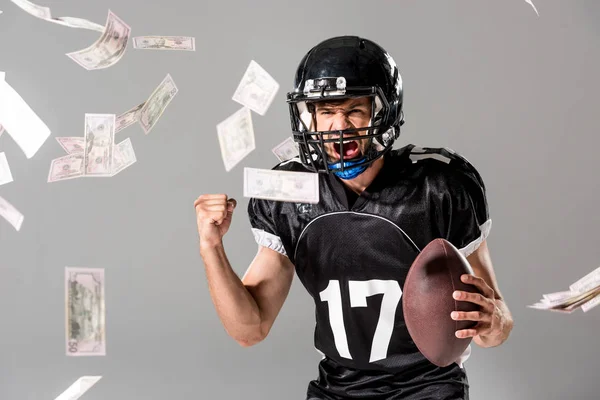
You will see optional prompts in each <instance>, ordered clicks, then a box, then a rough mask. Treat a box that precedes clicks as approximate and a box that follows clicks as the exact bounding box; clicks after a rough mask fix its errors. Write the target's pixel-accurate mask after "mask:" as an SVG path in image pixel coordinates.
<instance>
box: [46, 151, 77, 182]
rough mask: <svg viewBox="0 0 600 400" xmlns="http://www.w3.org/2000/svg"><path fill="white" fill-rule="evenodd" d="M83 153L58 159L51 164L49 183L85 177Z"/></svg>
mask: <svg viewBox="0 0 600 400" xmlns="http://www.w3.org/2000/svg"><path fill="white" fill-rule="evenodd" d="M83 157H84V156H83V152H81V153H78V154H68V155H66V156H63V157H59V158H56V159H54V160H52V162H51V163H50V172H49V173H48V183H52V182H57V181H64V180H66V179H73V178H79V177H80V176H83Z"/></svg>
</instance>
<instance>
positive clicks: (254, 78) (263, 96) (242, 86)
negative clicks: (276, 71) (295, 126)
mask: <svg viewBox="0 0 600 400" xmlns="http://www.w3.org/2000/svg"><path fill="white" fill-rule="evenodd" d="M278 90H279V84H278V83H277V81H275V79H273V77H272V76H271V75H269V73H268V72H267V71H265V70H264V69H263V68H262V67H261V66H260V65H259V64H258V63H257V62H256V61H254V60H252V61H250V65H248V68H247V69H246V72H245V73H244V76H243V77H242V80H241V81H240V83H239V85H238V87H237V89H236V90H235V92H234V94H233V97H232V99H233V100H234V101H236V102H238V103H240V104H242V105H243V106H246V107H248V108H249V109H251V110H252V111H254V112H256V113H258V114H260V115H265V113H266V112H267V109H268V108H269V106H270V105H271V103H272V102H273V99H274V98H275V95H276V94H277V91H278Z"/></svg>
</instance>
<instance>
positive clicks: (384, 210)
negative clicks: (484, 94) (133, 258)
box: [195, 36, 513, 400]
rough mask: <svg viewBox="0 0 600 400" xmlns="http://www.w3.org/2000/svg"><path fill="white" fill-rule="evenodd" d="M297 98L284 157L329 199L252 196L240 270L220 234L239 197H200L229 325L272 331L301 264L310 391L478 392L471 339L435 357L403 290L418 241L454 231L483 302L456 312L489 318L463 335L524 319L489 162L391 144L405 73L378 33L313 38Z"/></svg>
mask: <svg viewBox="0 0 600 400" xmlns="http://www.w3.org/2000/svg"><path fill="white" fill-rule="evenodd" d="M287 101H288V104H289V109H290V117H291V125H292V135H293V138H294V140H295V141H296V142H297V143H298V147H299V157H296V158H294V159H291V160H288V161H285V162H281V163H279V164H278V165H276V166H275V167H274V169H276V170H282V171H304V172H314V173H318V174H319V190H320V201H319V203H318V204H295V203H291V202H280V201H271V200H261V199H250V202H249V205H248V214H249V218H250V223H251V225H252V231H253V234H254V237H255V239H256V241H257V243H258V245H259V250H258V253H257V255H256V257H255V258H254V260H253V261H252V262H251V264H250V266H249V268H248V270H247V271H246V273H245V275H244V276H243V277H242V279H240V278H238V276H237V275H236V274H235V272H234V271H233V269H232V268H231V265H230V264H229V261H228V260H227V256H226V253H225V250H224V247H223V242H222V237H223V235H225V233H226V232H227V230H228V229H229V226H230V224H231V218H232V215H233V210H234V209H235V206H236V201H235V200H234V199H229V198H228V197H227V195H225V194H215V195H202V196H200V197H199V198H198V199H197V200H196V202H195V208H196V213H197V223H198V231H199V235H200V253H201V256H202V258H203V260H204V264H205V269H206V274H207V278H208V283H209V289H210V294H211V297H212V300H213V302H214V305H215V307H216V309H217V312H218V314H219V317H220V319H221V321H222V323H223V325H224V326H225V329H226V331H227V333H228V334H229V335H230V336H231V337H232V338H233V339H235V340H236V341H237V342H238V343H239V344H240V345H242V346H252V345H254V344H256V343H258V342H260V341H262V340H264V339H265V338H266V337H267V335H268V333H269V330H270V329H271V327H272V325H273V322H274V321H275V318H276V317H277V314H278V313H279V311H280V309H281V307H282V305H283V303H284V301H285V299H286V297H287V295H288V292H289V289H290V285H291V283H292V279H293V275H294V272H295V273H296V274H297V275H298V277H299V279H300V281H301V282H302V284H303V285H304V287H305V288H306V290H307V291H308V293H309V294H310V295H311V296H312V298H313V299H314V303H315V309H316V312H315V315H316V327H315V334H314V338H315V347H316V349H317V350H318V351H319V352H320V353H321V354H322V357H323V358H322V360H321V361H320V363H319V368H318V378H317V379H315V380H313V381H311V382H310V383H309V385H308V391H307V397H306V398H307V399H309V400H311V399H313V400H316V399H403V400H417V399H418V400H425V399H439V400H443V399H453V400H457V399H468V396H469V394H468V387H469V386H468V381H467V376H466V372H465V369H464V366H463V363H464V361H465V360H466V358H467V357H468V355H469V350H470V349H467V351H466V352H465V354H463V356H462V357H461V358H460V359H458V360H456V362H455V363H453V364H452V365H450V366H448V367H444V368H441V367H437V366H435V365H433V364H432V363H431V362H429V361H428V360H427V359H426V358H425V357H424V356H423V355H422V354H421V353H420V352H419V350H418V349H417V347H416V346H415V343H414V342H413V341H412V340H411V337H410V335H409V333H408V331H407V328H406V325H405V322H404V317H403V313H402V306H401V297H402V286H403V284H404V280H405V278H406V274H407V272H408V269H409V267H410V266H411V264H412V262H413V261H414V259H415V258H416V256H417V254H418V253H419V251H420V249H422V248H424V247H425V246H426V245H427V244H428V243H429V242H431V241H432V240H433V239H435V238H444V239H446V240H448V241H450V242H451V243H452V244H453V245H454V246H456V247H457V248H458V249H460V251H461V252H462V253H463V254H464V255H465V256H466V257H467V259H468V261H469V263H470V264H471V266H472V268H473V271H474V275H464V276H463V277H462V278H463V279H464V281H465V282H467V283H470V284H473V285H475V286H477V287H478V288H479V289H480V291H481V293H482V294H472V293H466V292H455V293H454V294H453V296H454V297H455V299H457V300H459V301H469V302H473V303H476V304H478V305H479V306H481V312H467V313H463V312H453V313H452V315H451V317H452V318H454V319H455V320H471V321H477V325H476V326H475V327H474V328H473V329H466V330H460V331H457V332H456V336H457V337H460V338H467V337H472V338H473V340H474V342H475V343H476V344H478V345H480V346H482V347H493V346H498V345H500V344H501V343H503V342H504V341H505V340H506V339H507V337H508V335H509V332H510V331H511V329H512V325H513V322H512V317H511V314H510V311H509V310H508V308H507V306H506V304H505V302H504V300H503V298H502V295H501V293H500V291H499V289H498V284H497V281H496V278H495V275H494V271H493V267H492V262H491V259H490V254H489V251H488V247H487V245H486V238H487V236H488V234H489V231H490V227H491V219H490V217H489V214H488V207H487V201H486V193H485V186H484V183H483V181H482V179H481V177H480V175H479V173H478V172H477V170H476V169H475V168H474V167H473V166H472V165H471V164H470V163H469V162H468V161H467V160H466V159H465V158H464V157H462V156H460V155H459V154H457V153H455V152H454V151H452V150H450V149H447V148H420V147H417V146H415V145H406V146H405V147H402V148H400V149H395V150H394V149H392V146H393V144H394V141H395V140H396V139H397V138H398V137H399V135H400V127H401V126H402V124H403V123H404V114H403V112H402V105H403V91H402V79H401V77H400V74H399V72H398V68H397V66H396V64H395V62H394V60H393V59H392V57H391V56H390V55H389V54H388V53H387V52H386V51H385V50H384V49H382V48H381V47H380V46H379V45H377V44H376V43H374V42H372V41H370V40H367V39H364V38H359V37H354V36H344V37H336V38H332V39H328V40H325V41H323V42H322V43H320V44H318V45H317V46H315V47H314V48H312V49H311V50H310V51H309V52H308V53H307V54H306V55H305V56H304V58H303V59H302V61H301V62H300V65H299V67H298V70H297V72H296V77H295V86H294V89H293V91H291V92H290V93H288V97H287ZM292 397H293V396H292Z"/></svg>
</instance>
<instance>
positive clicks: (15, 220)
mask: <svg viewBox="0 0 600 400" xmlns="http://www.w3.org/2000/svg"><path fill="white" fill-rule="evenodd" d="M0 216H1V217H2V218H4V219H5V220H6V221H7V222H8V223H9V224H11V225H12V226H13V228H15V229H16V230H17V232H18V231H19V230H21V225H23V219H24V217H23V214H21V213H20V212H19V210H17V209H16V208H15V207H14V206H13V205H12V204H10V203H9V202H8V201H6V200H5V199H3V198H2V197H0Z"/></svg>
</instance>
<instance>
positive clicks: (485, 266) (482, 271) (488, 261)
mask: <svg viewBox="0 0 600 400" xmlns="http://www.w3.org/2000/svg"><path fill="white" fill-rule="evenodd" d="M467 261H469V264H471V267H472V268H473V274H474V275H475V276H478V277H480V278H482V279H483V280H484V281H485V282H486V283H487V284H488V286H489V287H491V288H492V289H493V290H494V295H495V297H496V298H497V299H502V294H501V293H500V288H499V287H498V281H497V279H496V274H495V273H494V267H493V265H492V257H491V256H490V251H489V248H488V245H487V241H486V240H484V241H483V242H481V244H480V245H479V247H478V248H477V249H476V250H475V251H473V252H472V253H471V254H470V255H469V256H468V257H467Z"/></svg>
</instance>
